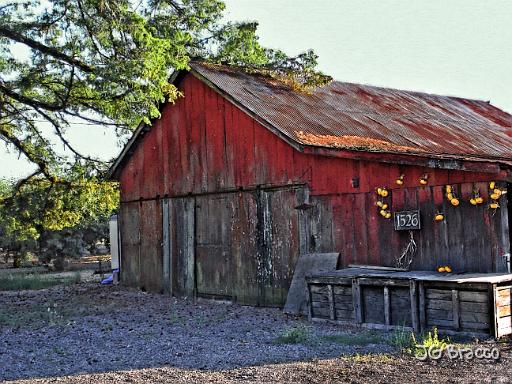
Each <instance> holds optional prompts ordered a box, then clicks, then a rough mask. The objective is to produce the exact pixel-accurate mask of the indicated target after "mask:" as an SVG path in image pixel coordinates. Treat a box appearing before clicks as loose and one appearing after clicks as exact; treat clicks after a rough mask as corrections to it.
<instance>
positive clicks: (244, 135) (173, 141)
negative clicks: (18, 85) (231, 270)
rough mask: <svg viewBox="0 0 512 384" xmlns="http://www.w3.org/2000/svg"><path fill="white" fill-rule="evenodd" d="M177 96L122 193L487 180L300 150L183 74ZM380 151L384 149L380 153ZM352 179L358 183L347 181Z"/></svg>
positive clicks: (343, 189)
mask: <svg viewBox="0 0 512 384" xmlns="http://www.w3.org/2000/svg"><path fill="white" fill-rule="evenodd" d="M180 88H181V89H182V90H183V91H184V94H185V95H187V96H185V97H184V98H181V99H179V100H178V101H177V102H176V104H175V105H168V106H166V107H165V108H164V110H163V113H162V118H161V119H159V120H157V121H156V122H155V123H154V127H153V128H152V129H151V130H150V131H149V132H148V133H147V134H146V136H145V138H144V140H143V142H142V143H141V145H140V147H139V148H138V149H137V150H136V151H135V154H134V155H133V156H132V157H131V159H130V160H129V162H128V164H127V166H126V167H125V168H124V170H123V172H122V175H121V178H120V180H121V188H122V200H123V201H133V200H138V199H141V198H142V199H151V198H154V197H155V196H164V195H169V196H184V195H187V194H190V193H192V194H198V193H205V192H219V191H225V190H231V189H238V188H241V187H242V188H250V187H254V186H257V185H283V184H290V183H309V184H310V187H311V193H312V194H313V195H326V194H332V193H365V192H370V191H373V190H374V189H375V188H376V187H377V186H388V187H390V188H395V189H400V188H397V186H396V185H395V183H394V181H395V179H396V178H397V177H398V176H399V175H400V174H405V184H404V185H403V187H404V188H407V187H418V186H419V184H418V180H419V178H420V176H421V175H422V174H423V173H425V172H428V174H429V185H445V184H447V183H450V184H457V183H462V182H477V181H486V180H492V179H494V178H496V175H491V174H488V173H476V172H461V171H451V170H441V169H436V170H433V169H426V168H423V167H415V166H405V165H396V164H386V163H377V162H367V161H355V160H350V159H339V158H329V157H325V156H314V155H308V154H304V153H301V152H299V151H297V150H295V149H294V148H292V147H291V146H290V145H288V144H287V143H286V142H284V141H283V140H281V139H280V138H278V137H277V136H276V135H275V134H273V133H271V132H270V131H269V130H268V129H266V128H265V127H263V126H261V125H260V124H259V123H258V122H256V121H255V120H253V119H252V118H251V117H249V116H248V115H247V114H246V113H244V112H243V111H241V110H240V109H238V108H237V107H236V106H234V105H233V104H232V103H231V102H229V101H227V100H226V99H225V98H223V97H222V96H221V95H219V94H218V93H216V92H215V91H213V90H212V89H211V88H209V87H208V86H206V85H205V84H203V83H202V82H201V81H199V80H198V79H196V78H195V77H193V76H192V75H188V76H187V77H186V78H185V79H184V80H183V81H182V83H181V87H180ZM383 156H384V155H383ZM353 178H359V183H360V186H359V188H353V187H352V186H351V181H352V179H353Z"/></svg>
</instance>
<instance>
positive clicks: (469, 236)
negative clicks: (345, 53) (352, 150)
mask: <svg viewBox="0 0 512 384" xmlns="http://www.w3.org/2000/svg"><path fill="white" fill-rule="evenodd" d="M180 88H181V89H182V91H183V92H184V94H185V97H184V98H181V99H179V100H178V101H177V102H176V104H175V105H169V106H167V107H166V108H164V110H163V113H162V118H161V119H159V120H158V121H156V122H155V124H154V127H153V128H152V129H151V130H150V131H149V132H148V133H147V134H146V136H145V138H144V140H143V141H142V142H141V144H140V145H139V146H138V148H137V150H136V151H135V153H134V154H133V156H131V158H130V160H129V161H128V163H127V165H126V166H125V168H124V169H123V171H122V174H121V177H120V181H121V199H122V202H123V203H122V206H123V208H122V213H121V216H122V221H123V224H122V231H123V234H124V236H123V260H124V267H125V271H124V272H123V273H124V276H125V277H126V279H127V280H128V281H129V282H130V283H132V284H133V285H139V286H143V287H147V288H148V289H152V290H162V289H163V287H162V284H163V280H162V278H161V275H162V273H163V272H162V271H163V269H162V261H161V258H162V250H161V247H160V246H159V244H160V242H161V239H162V228H161V219H162V217H161V210H159V209H160V208H159V207H161V199H162V198H164V197H165V198H167V197H169V199H170V212H171V213H170V215H171V217H170V218H169V222H170V227H171V228H175V230H171V233H170V243H171V246H172V249H171V250H170V254H171V257H172V271H173V272H172V273H173V277H174V278H173V279H172V281H173V287H172V289H173V292H175V293H180V294H186V295H189V294H196V293H200V294H203V295H212V296H231V297H235V298H236V299H237V300H238V301H240V302H244V303H248V304H262V305H269V304H279V303H282V302H283V300H284V297H285V295H286V290H287V288H288V284H289V279H290V278H291V275H292V273H293V268H294V263H295V260H296V258H297V254H298V253H299V252H311V251H322V252H324V251H325V252H333V251H336V252H340V253H341V255H342V256H341V259H340V266H343V265H347V264H349V263H365V264H379V265H394V262H395V259H396V255H398V254H400V253H401V252H402V251H403V249H404V247H405V246H406V245H407V244H408V242H409V237H408V234H407V233H403V232H402V233H397V232H395V231H394V230H393V224H392V221H391V220H385V219H383V218H382V217H380V216H379V215H378V211H377V209H376V207H375V202H376V198H377V195H376V194H375V189H376V188H377V187H379V186H386V187H388V188H390V192H391V193H390V197H389V198H388V199H387V200H388V202H389V203H390V206H391V208H392V209H393V210H400V209H415V208H419V209H420V210H421V213H422V217H423V225H424V228H423V229H422V230H421V231H418V232H416V233H415V235H414V236H415V237H414V238H415V240H416V242H417V244H418V248H419V252H418V256H417V257H416V258H415V259H414V262H413V264H412V266H413V268H417V269H432V268H434V267H435V266H437V265H439V264H451V265H453V266H454V267H455V268H460V269H463V270H469V271H482V272H488V271H494V270H499V269H500V268H501V267H500V265H501V264H500V263H501V255H502V254H504V253H507V252H508V251H509V246H508V233H509V232H508V226H507V225H506V223H505V222H506V221H505V220H504V219H503V215H506V213H507V210H506V209H505V207H506V202H505V203H503V201H502V203H501V205H502V209H501V210H498V211H497V212H496V213H495V214H493V211H490V210H488V209H487V208H486V206H485V205H482V206H479V207H473V206H471V205H469V203H468V202H467V200H468V199H469V197H470V195H471V193H472V192H473V189H474V188H477V189H479V190H480V193H481V194H482V195H483V197H484V198H487V182H488V181H490V180H493V179H500V178H502V177H503V176H502V175H499V174H489V173H478V172H462V171H453V170H444V169H426V168H424V167H418V166H411V165H397V164H388V163H380V162H369V161H362V160H351V159H341V158H333V157H326V156H315V155H312V154H304V153H301V152H299V151H297V150H295V149H294V148H293V147H291V146H290V145H289V144H288V143H286V142H285V141H283V140H282V139H280V138H279V137H277V136H276V135H275V134H273V133H271V132H270V131H269V130H268V129H266V128H265V127H263V126H262V125H260V124H259V123H258V122H256V121H255V120H253V119H252V118H251V117H249V116H248V115H247V114H245V113H244V112H242V111H241V110H240V109H238V108H237V107H236V106H234V105H233V104H232V103H231V102H229V101H227V100H226V99H225V98H224V97H222V96H221V95H219V94H218V93H216V92H215V91H213V90H212V89H211V88H209V87H208V86H206V85H205V84H203V83H202V82H200V81H199V80H197V79H196V78H195V77H193V76H192V75H188V76H187V77H185V78H184V80H183V81H182V82H181V85H180ZM425 172H427V173H428V186H426V187H423V186H420V185H419V179H420V177H421V176H422V175H423V174H424V173H425ZM399 175H404V185H403V186H398V185H396V183H395V180H396V178H397V177H398V176H399ZM354 181H356V182H357V183H358V185H354ZM446 184H452V185H454V186H455V188H456V190H457V192H458V194H459V196H460V197H462V198H463V199H464V202H462V203H461V205H460V206H459V207H457V208H454V207H452V206H451V205H450V204H447V202H446V200H445V199H444V190H443V187H444V186H445V185H446ZM292 186H293V187H294V188H295V187H296V186H305V187H307V190H308V192H309V194H310V195H311V200H310V203H311V204H312V207H311V208H310V209H308V210H296V209H294V207H295V206H294V205H292V204H291V201H292V200H294V199H295V200H296V202H297V204H300V203H301V202H300V201H299V200H301V199H298V198H297V197H296V196H295V197H293V198H292V197H290V196H288V197H287V196H286V192H280V194H279V193H278V194H275V193H274V192H272V193H271V192H270V191H271V190H272V188H274V187H280V188H282V191H285V190H286V188H292ZM262 187H263V190H262V189H261V188H262ZM271 187H272V188H271ZM265 188H267V189H265ZM242 189H243V191H244V192H243V193H242V192H239V191H240V190H242ZM266 198H270V201H271V202H272V203H269V202H267V203H265V201H266V200H265V199H266ZM140 200H143V201H144V202H143V203H141V202H140ZM146 200H147V202H146ZM281 200H282V201H281ZM265 204H267V206H265ZM268 204H270V205H268ZM272 204H274V205H272ZM265 207H266V208H265ZM265 209H266V211H265ZM437 210H439V211H442V212H444V213H445V214H446V217H447V219H446V221H445V222H442V223H436V224H435V223H434V222H433V220H432V217H433V215H434V214H435V212H436V211H437ZM159 212H160V213H159ZM265 212H266V213H265ZM159 215H160V216H159ZM159 220H160V221H159ZM158 223H160V224H158ZM276 223H277V224H276ZM270 224H271V226H268V225H270ZM137 228H138V229H137ZM180 228H183V230H178V229H180ZM185 229H186V230H185ZM137 231H138V232H137ZM215 260H216V262H214V261H215ZM148 263H151V265H148ZM269 263H270V264H269ZM269 265H271V266H272V268H271V269H269V268H268V266H269ZM269 271H270V272H269ZM159 274H160V277H159ZM225 276H232V278H231V279H230V280H229V284H227V283H226V279H224V277H225ZM153 280H154V281H153ZM222 284H224V286H222Z"/></svg>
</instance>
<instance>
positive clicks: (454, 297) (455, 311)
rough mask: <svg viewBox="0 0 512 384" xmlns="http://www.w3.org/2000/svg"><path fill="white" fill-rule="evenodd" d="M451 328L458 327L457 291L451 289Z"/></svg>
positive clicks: (457, 328)
mask: <svg viewBox="0 0 512 384" xmlns="http://www.w3.org/2000/svg"><path fill="white" fill-rule="evenodd" d="M452 308H453V310H452V311H453V328H455V329H456V330H459V329H460V311H459V291H458V290H457V289H452Z"/></svg>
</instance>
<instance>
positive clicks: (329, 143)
mask: <svg viewBox="0 0 512 384" xmlns="http://www.w3.org/2000/svg"><path fill="white" fill-rule="evenodd" d="M296 135H297V137H298V138H299V140H300V141H301V142H302V144H307V145H316V146H322V147H332V148H342V149H355V150H370V151H374V152H413V151H415V148H412V147H405V146H401V145H395V144H393V143H390V142H389V141H385V140H378V139H372V138H369V137H361V136H349V135H343V136H334V135H315V134H313V133H307V132H303V131H297V132H296Z"/></svg>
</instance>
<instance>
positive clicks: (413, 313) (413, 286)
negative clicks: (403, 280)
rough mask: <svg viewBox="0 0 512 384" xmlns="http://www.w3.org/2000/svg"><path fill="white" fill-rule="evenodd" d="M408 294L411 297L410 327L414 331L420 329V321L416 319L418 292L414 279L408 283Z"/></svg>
mask: <svg viewBox="0 0 512 384" xmlns="http://www.w3.org/2000/svg"><path fill="white" fill-rule="evenodd" d="M409 294H410V298H411V322H412V329H414V332H419V331H420V328H421V327H420V322H419V321H418V294H417V283H416V281H415V280H411V281H410V283H409Z"/></svg>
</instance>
